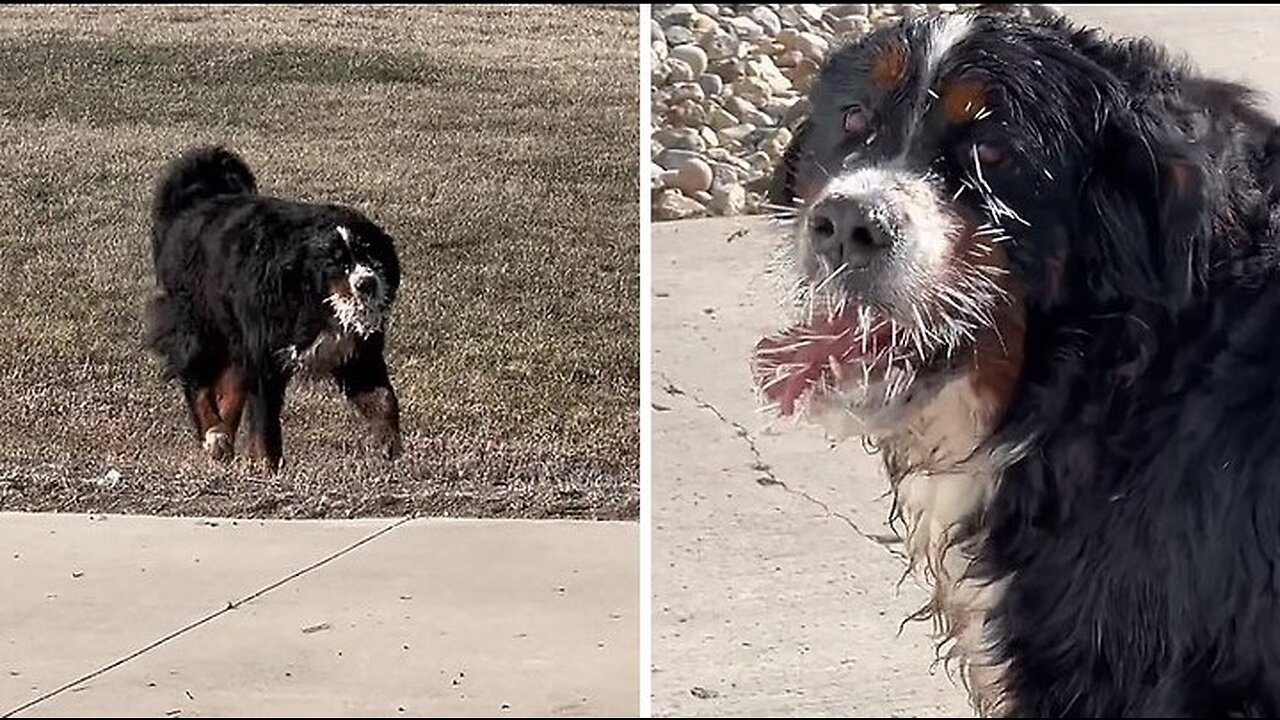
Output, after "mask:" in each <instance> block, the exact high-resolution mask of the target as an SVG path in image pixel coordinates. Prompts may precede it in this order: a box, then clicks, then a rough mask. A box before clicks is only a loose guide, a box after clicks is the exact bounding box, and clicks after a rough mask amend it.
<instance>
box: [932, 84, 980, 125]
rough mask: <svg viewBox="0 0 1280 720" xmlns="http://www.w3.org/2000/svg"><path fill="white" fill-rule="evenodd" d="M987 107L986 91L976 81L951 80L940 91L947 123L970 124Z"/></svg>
mask: <svg viewBox="0 0 1280 720" xmlns="http://www.w3.org/2000/svg"><path fill="white" fill-rule="evenodd" d="M986 106H987V89H986V87H985V86H984V85H983V84H982V83H981V82H980V81H978V80H952V81H951V82H948V83H947V84H946V85H945V86H944V87H943V89H942V109H943V112H945V113H946V117H947V122H949V123H951V124H952V125H962V124H964V123H967V122H971V121H972V120H973V119H974V118H975V117H976V116H977V115H978V113H980V112H982V110H983V109H984V108H985V107H986Z"/></svg>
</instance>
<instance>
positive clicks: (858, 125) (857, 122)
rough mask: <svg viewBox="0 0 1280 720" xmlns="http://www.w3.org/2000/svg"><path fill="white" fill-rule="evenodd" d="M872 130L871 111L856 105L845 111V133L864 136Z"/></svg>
mask: <svg viewBox="0 0 1280 720" xmlns="http://www.w3.org/2000/svg"><path fill="white" fill-rule="evenodd" d="M870 129H871V111H870V110H867V109H866V108H864V107H862V106H861V105H859V104H857V103H855V104H853V105H850V106H849V107H848V108H846V109H845V111H844V131H845V132H847V133H849V134H850V135H863V134H865V133H866V132H867V131H868V130H870Z"/></svg>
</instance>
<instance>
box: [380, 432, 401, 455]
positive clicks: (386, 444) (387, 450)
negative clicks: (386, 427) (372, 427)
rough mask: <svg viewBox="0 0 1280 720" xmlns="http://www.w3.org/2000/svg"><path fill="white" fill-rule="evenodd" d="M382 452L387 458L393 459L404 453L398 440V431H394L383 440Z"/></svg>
mask: <svg viewBox="0 0 1280 720" xmlns="http://www.w3.org/2000/svg"><path fill="white" fill-rule="evenodd" d="M382 454H383V456H384V457H386V459H388V460H395V459H396V458H398V457H400V456H401V455H403V454H404V445H403V444H401V442H400V433H396V434H394V435H392V436H391V437H390V438H388V439H386V440H384V441H383V443H382Z"/></svg>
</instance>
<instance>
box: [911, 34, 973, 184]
mask: <svg viewBox="0 0 1280 720" xmlns="http://www.w3.org/2000/svg"><path fill="white" fill-rule="evenodd" d="M927 22H928V23H929V33H928V35H927V37H926V39H925V43H926V48H925V56H924V69H923V70H922V71H921V74H920V91H919V96H918V97H917V98H916V105H915V110H914V111H913V112H912V120H911V125H910V126H909V127H908V128H907V138H906V141H905V142H903V144H902V153H901V154H900V155H899V156H898V157H897V159H896V160H895V161H894V163H895V164H901V163H902V162H903V161H904V160H905V159H906V157H907V153H908V152H910V151H911V146H912V144H913V143H914V142H915V138H916V133H917V132H919V130H920V124H921V123H922V122H923V120H924V111H925V109H926V108H928V107H929V105H930V98H931V97H932V98H936V97H937V95H936V94H933V93H934V89H933V83H934V81H935V80H936V79H937V75H938V68H939V67H941V66H942V61H943V60H944V59H946V57H947V53H949V52H951V50H952V48H954V47H955V46H956V45H959V44H960V42H961V41H963V40H964V39H965V38H966V37H967V36H968V35H969V30H970V29H971V28H972V27H973V19H972V18H970V17H969V16H968V15H962V14H959V13H952V14H950V15H941V16H937V17H934V18H932V19H930V20H928V21H927Z"/></svg>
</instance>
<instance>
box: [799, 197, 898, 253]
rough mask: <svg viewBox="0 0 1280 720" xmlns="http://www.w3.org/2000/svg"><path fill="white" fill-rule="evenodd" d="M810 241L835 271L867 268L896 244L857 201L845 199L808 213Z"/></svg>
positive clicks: (833, 199)
mask: <svg viewBox="0 0 1280 720" xmlns="http://www.w3.org/2000/svg"><path fill="white" fill-rule="evenodd" d="M809 239H810V241H811V242H812V243H813V248H814V250H816V251H817V252H818V253H819V254H821V255H822V256H823V257H825V258H826V259H827V261H828V262H830V263H831V267H833V268H838V267H841V266H848V267H849V268H850V269H862V268H865V267H867V266H868V265H870V264H871V262H872V261H873V260H875V259H876V257H877V256H878V255H880V254H882V253H884V252H885V251H886V250H888V249H889V247H890V246H891V245H892V244H893V238H892V237H891V236H890V235H889V233H888V232H887V231H886V230H885V229H884V228H883V227H882V226H881V225H880V223H878V222H876V221H875V220H874V219H873V218H871V217H868V215H867V213H866V211H865V210H864V209H863V207H862V206H861V205H860V204H859V203H858V202H857V201H855V200H851V199H849V198H842V197H829V198H826V199H824V200H822V201H821V202H819V203H818V204H817V205H815V206H814V207H813V210H811V211H810V212H809Z"/></svg>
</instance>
